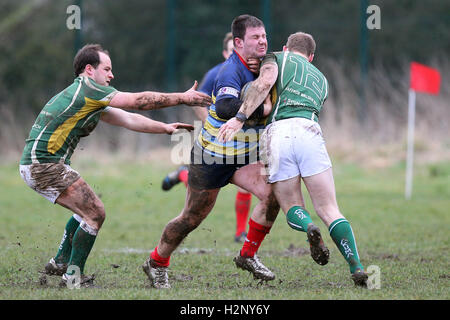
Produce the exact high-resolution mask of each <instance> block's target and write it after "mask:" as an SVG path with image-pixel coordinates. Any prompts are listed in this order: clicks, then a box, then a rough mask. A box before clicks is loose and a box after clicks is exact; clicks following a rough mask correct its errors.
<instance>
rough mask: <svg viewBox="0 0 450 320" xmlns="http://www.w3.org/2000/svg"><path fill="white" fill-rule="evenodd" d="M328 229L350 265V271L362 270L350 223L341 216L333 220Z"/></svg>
mask: <svg viewBox="0 0 450 320" xmlns="http://www.w3.org/2000/svg"><path fill="white" fill-rule="evenodd" d="M328 231H329V232H330V236H331V238H332V239H333V241H334V243H335V244H336V246H337V247H338V249H339V251H340V252H341V254H342V255H343V256H344V258H345V260H346V261H347V263H348V265H349V266H350V272H351V273H354V272H355V271H356V269H358V268H359V269H361V270H364V268H363V266H362V264H361V262H360V261H359V255H358V249H357V248H356V241H355V236H354V235H353V230H352V227H351V226H350V223H349V222H348V221H347V220H346V219H343V218H341V219H337V220H334V221H333V222H332V223H331V224H330V226H329V227H328Z"/></svg>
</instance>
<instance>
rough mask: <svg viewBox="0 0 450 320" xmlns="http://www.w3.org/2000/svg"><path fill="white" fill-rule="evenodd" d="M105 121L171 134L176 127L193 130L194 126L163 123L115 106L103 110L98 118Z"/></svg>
mask: <svg viewBox="0 0 450 320" xmlns="http://www.w3.org/2000/svg"><path fill="white" fill-rule="evenodd" d="M100 119H101V120H102V121H105V122H106V123H109V124H112V125H115V126H120V127H124V128H127V129H129V130H133V131H137V132H145V133H166V134H173V133H175V132H176V131H177V129H186V130H189V131H192V130H194V126H192V125H190V124H185V123H179V122H177V123H164V122H160V121H155V120H152V119H150V118H147V117H145V116H143V115H141V114H138V113H132V112H127V111H124V110H121V109H117V108H111V109H110V110H109V111H107V112H103V113H102V115H101V118H100Z"/></svg>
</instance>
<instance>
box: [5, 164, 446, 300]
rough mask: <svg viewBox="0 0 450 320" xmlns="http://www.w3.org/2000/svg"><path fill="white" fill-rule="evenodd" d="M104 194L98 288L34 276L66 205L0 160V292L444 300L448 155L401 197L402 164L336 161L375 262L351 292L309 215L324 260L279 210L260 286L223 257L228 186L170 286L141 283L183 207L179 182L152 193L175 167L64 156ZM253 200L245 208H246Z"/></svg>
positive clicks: (346, 204) (92, 261) (356, 225)
mask: <svg viewBox="0 0 450 320" xmlns="http://www.w3.org/2000/svg"><path fill="white" fill-rule="evenodd" d="M73 167H74V168H75V169H77V170H78V171H79V172H80V173H81V174H82V176H83V177H84V178H85V180H87V181H88V183H90V185H91V186H92V187H93V188H94V190H95V191H96V192H97V193H98V194H99V195H100V196H101V198H102V200H103V202H104V204H105V208H106V212H107V218H106V221H105V224H104V225H103V228H102V230H101V232H100V234H99V236H98V239H97V240H96V243H95V246H94V248H93V250H92V252H91V255H90V257H89V259H88V262H87V265H86V273H88V274H91V273H95V274H96V284H97V286H98V287H97V288H91V289H80V290H69V289H60V288H58V282H59V277H49V278H48V281H47V284H41V283H40V277H41V273H40V271H42V270H43V266H44V265H45V263H46V262H47V261H48V259H49V258H50V257H52V256H54V254H55V253H56V249H57V246H58V245H59V242H60V239H61V236H62V232H63V228H64V225H65V223H66V221H67V220H68V218H69V213H68V211H67V210H65V209H63V208H61V207H59V206H56V205H52V204H51V203H49V202H48V201H47V200H45V199H44V198H42V197H41V196H39V195H37V194H36V193H34V191H32V190H31V189H29V188H28V187H27V186H26V185H25V183H24V182H23V181H22V180H21V178H20V176H19V173H18V168H17V165H16V164H14V163H12V164H3V165H1V166H0V181H1V193H0V219H1V220H0V221H1V225H0V261H1V263H0V299H2V300H5V299H26V300H28V299H82V300H85V299H107V300H109V299H126V300H138V299H151V300H158V299H161V300H171V299H175V300H185V299H187V300H191V299H192V300H227V299H233V300H240V299H246V300H265V299H271V300H300V299H312V300H316V299H327V300H328V299H338V300H356V299H358V300H375V299H376V300H379V299H383V300H391V299H406V300H415V299H424V300H431V299H438V300H448V299H449V298H450V294H449V288H450V286H449V279H450V273H449V270H450V268H449V247H450V245H449V225H450V215H449V208H450V183H449V181H450V180H449V178H450V163H440V164H433V165H421V166H416V168H415V169H416V170H415V177H414V189H413V198H412V199H411V200H409V201H407V200H405V198H404V180H405V179H404V175H405V169H404V165H403V164H398V165H395V166H392V167H389V168H384V169H367V168H366V169H363V168H362V167H359V166H357V165H354V164H343V163H335V165H334V174H335V180H336V187H337V196H338V202H339V205H340V209H341V211H342V212H343V214H344V215H345V216H346V218H347V219H348V220H349V221H350V222H351V224H352V227H353V230H354V233H355V236H356V239H357V244H358V250H359V254H360V256H361V260H362V262H363V264H364V265H365V266H366V267H368V266H370V265H374V266H378V268H379V270H380V279H381V282H380V285H381V288H380V289H373V290H364V289H361V288H356V287H354V285H353V282H352V281H351V279H350V273H349V270H348V267H347V264H346V263H345V261H344V259H343V258H342V256H341V255H340V253H339V251H338V250H337V248H336V246H335V245H334V243H333V242H332V240H331V238H330V236H329V234H328V232H327V230H326V228H325V226H324V225H323V223H322V222H321V221H320V220H319V219H318V218H317V216H316V215H315V213H314V210H313V208H312V206H311V203H310V201H309V198H308V197H307V208H308V209H309V210H310V211H311V212H312V213H313V220H314V221H315V222H316V223H317V224H318V225H319V226H320V227H321V230H322V233H323V234H324V236H325V242H326V244H327V245H328V247H329V248H330V251H331V258H330V262H329V263H328V264H327V265H326V266H324V267H321V266H319V265H317V264H315V263H314V262H313V260H312V259H311V257H310V256H309V250H308V245H307V242H306V235H305V234H304V233H300V232H296V231H294V230H292V229H290V228H289V227H288V225H287V224H286V222H285V218H284V215H283V214H282V213H280V215H279V217H278V219H277V221H276V223H275V225H274V227H273V228H272V230H271V232H270V234H269V235H268V236H267V237H266V240H265V241H264V243H263V244H262V246H261V248H260V251H259V255H260V257H261V260H262V261H263V262H264V263H265V264H266V265H267V266H268V267H270V268H271V269H272V270H273V271H274V272H275V273H276V275H277V278H276V279H275V280H274V281H272V282H269V283H263V284H259V283H258V282H257V281H255V280H253V278H252V277H251V275H250V274H249V273H248V272H244V271H242V270H238V269H236V267H235V266H234V263H233V262H232V258H233V257H234V255H235V254H236V253H237V252H238V250H239V249H240V247H241V245H240V244H237V243H235V242H234V241H233V232H234V224H235V218H234V197H235V191H236V189H235V187H234V186H227V187H226V188H224V189H223V190H222V191H221V193H220V194H219V199H218V201H217V204H216V206H215V208H214V210H213V212H212V213H211V214H210V216H209V217H208V218H207V219H206V220H205V221H204V222H203V224H202V225H200V226H199V227H198V229H196V230H195V231H194V232H193V233H191V234H190V235H189V236H188V238H187V239H185V241H184V242H183V243H182V245H181V246H180V247H179V249H178V250H177V251H176V252H175V253H174V254H173V256H172V259H171V267H170V272H169V278H170V281H171V284H172V289H170V290H155V289H153V288H151V287H150V285H149V283H148V281H147V279H146V276H145V274H144V273H143V272H142V270H141V265H142V263H143V262H144V260H145V259H146V257H147V255H148V253H149V252H150V250H152V249H153V248H154V247H155V245H156V244H157V241H158V239H159V237H160V235H161V231H162V229H163V227H164V226H165V224H166V223H167V222H168V221H169V220H170V219H171V218H172V217H174V216H175V215H177V214H178V213H179V211H180V210H181V208H182V206H183V204H184V194H185V188H184V186H182V185H177V186H176V187H175V188H174V189H173V190H171V191H170V192H163V191H162V190H161V187H160V185H161V180H162V178H163V177H164V175H165V174H166V173H167V172H168V171H169V170H171V169H173V168H174V166H173V165H169V164H167V163H164V162H163V161H159V162H157V161H151V162H146V161H143V160H136V161H130V160H127V161H125V160H119V159H116V160H111V161H102V162H96V161H92V160H90V161H89V160H88V159H78V160H77V161H75V162H74V163H73ZM255 202H256V201H255V198H253V200H252V204H253V205H254V204H255Z"/></svg>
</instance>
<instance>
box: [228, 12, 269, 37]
mask: <svg viewBox="0 0 450 320" xmlns="http://www.w3.org/2000/svg"><path fill="white" fill-rule="evenodd" d="M258 27H264V23H263V22H262V21H261V20H259V19H258V18H257V17H254V16H251V15H249V14H243V15H240V16H238V17H236V18H234V20H233V22H232V23H231V32H232V33H233V39H234V38H240V39H244V36H245V32H246V31H247V28H258Z"/></svg>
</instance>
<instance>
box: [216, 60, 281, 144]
mask: <svg viewBox="0 0 450 320" xmlns="http://www.w3.org/2000/svg"><path fill="white" fill-rule="evenodd" d="M277 77H278V65H277V64H276V63H271V62H270V63H265V64H263V65H262V66H261V69H260V71H259V76H258V78H257V79H256V80H255V81H254V82H253V84H252V85H251V86H250V88H249V89H248V93H247V95H246V96H245V100H244V102H243V103H242V105H241V107H240V108H239V111H238V112H241V113H243V114H244V115H245V116H246V118H249V117H250V115H251V114H252V113H253V112H254V111H255V110H256V108H258V106H259V105H260V104H261V103H262V102H263V101H264V105H265V106H268V107H269V106H270V108H266V107H265V108H264V109H265V110H264V116H267V115H268V114H269V113H270V111H271V107H272V105H271V104H270V103H269V101H268V95H269V91H270V89H271V88H272V86H273V85H274V84H275V81H276V80H277ZM243 125H244V122H242V121H239V120H238V119H236V117H234V118H231V119H230V120H228V121H227V122H226V123H224V124H223V125H222V126H221V127H220V130H219V136H218V139H219V141H221V142H225V141H230V140H231V139H232V138H233V137H234V135H235V134H236V133H237V132H238V131H239V130H241V129H242V126H243Z"/></svg>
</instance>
